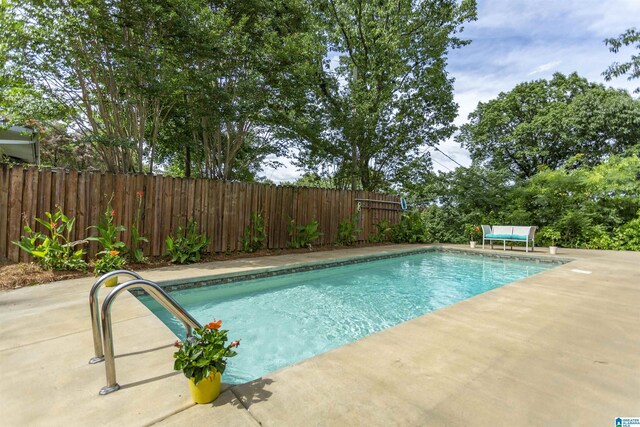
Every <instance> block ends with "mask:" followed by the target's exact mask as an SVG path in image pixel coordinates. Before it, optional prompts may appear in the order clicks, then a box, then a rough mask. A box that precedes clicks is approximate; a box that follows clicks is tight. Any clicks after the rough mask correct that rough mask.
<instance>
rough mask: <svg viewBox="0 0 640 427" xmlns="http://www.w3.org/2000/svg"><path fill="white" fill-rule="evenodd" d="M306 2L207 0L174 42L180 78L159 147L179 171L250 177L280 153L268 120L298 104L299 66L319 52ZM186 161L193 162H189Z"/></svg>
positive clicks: (302, 67)
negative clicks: (179, 93) (179, 89)
mask: <svg viewBox="0 0 640 427" xmlns="http://www.w3.org/2000/svg"><path fill="white" fill-rule="evenodd" d="M310 18H311V11H310V9H309V5H308V4H307V3H306V2H303V1H300V0H284V1H278V2H266V1H262V0H251V1H245V2H242V3H238V2H229V1H215V2H212V3H211V4H210V7H207V8H200V9H198V12H197V13H196V14H195V21H196V23H197V24H198V25H193V26H191V27H189V28H188V29H186V30H185V33H186V34H185V37H184V39H185V40H184V41H182V40H181V41H180V42H179V43H175V48H174V51H175V52H179V55H180V57H181V58H182V61H181V77H182V78H183V79H185V81H186V84H185V86H184V90H183V92H182V97H181V98H180V100H179V101H178V104H177V108H175V109H174V111H173V112H172V114H171V115H170V116H169V120H170V121H171V125H170V129H171V132H163V137H162V140H163V142H162V145H163V147H162V148H161V149H160V151H161V153H160V154H161V155H163V156H164V158H165V159H172V160H170V161H180V162H181V163H183V165H184V166H181V167H179V168H178V169H180V170H182V173H184V174H185V175H190V174H191V173H194V174H197V175H199V176H205V177H211V178H217V179H223V180H230V179H243V180H244V179H252V178H253V177H254V176H255V173H256V172H257V171H258V170H259V169H260V167H261V166H263V165H265V164H266V163H267V162H268V161H269V159H271V158H273V156H275V155H279V154H283V146H282V144H281V142H280V141H279V140H278V139H277V138H275V137H274V136H273V133H272V132H271V130H270V125H271V124H273V123H276V122H278V120H279V116H280V115H282V114H285V115H286V111H288V110H290V109H291V108H292V105H295V104H296V103H297V104H300V105H301V104H303V103H304V102H305V101H306V99H305V98H304V91H303V89H301V88H302V86H301V85H302V80H301V78H300V76H301V74H304V72H305V71H304V70H305V68H306V67H308V65H307V64H309V63H312V59H313V58H315V57H317V56H318V55H319V53H318V52H319V49H318V48H317V47H314V45H313V43H314V37H315V36H314V33H313V32H312V31H311V27H310V21H309V20H310ZM192 169H193V170H192Z"/></svg>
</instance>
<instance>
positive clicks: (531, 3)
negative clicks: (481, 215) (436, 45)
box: [261, 0, 640, 182]
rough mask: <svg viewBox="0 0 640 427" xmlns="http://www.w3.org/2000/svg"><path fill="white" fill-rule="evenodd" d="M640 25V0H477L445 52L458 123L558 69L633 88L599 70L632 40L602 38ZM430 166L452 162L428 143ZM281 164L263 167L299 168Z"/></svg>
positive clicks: (280, 177) (278, 176)
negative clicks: (614, 42)
mask: <svg viewBox="0 0 640 427" xmlns="http://www.w3.org/2000/svg"><path fill="white" fill-rule="evenodd" d="M632 27H636V28H638V27H640V0H580V1H578V0H478V19H477V21H474V22H471V23H467V24H466V25H465V28H464V31H463V32H462V34H461V37H463V38H465V39H469V40H471V44H469V45H467V46H464V47H462V48H460V49H455V50H453V51H451V52H450V53H449V61H448V62H449V65H448V71H449V73H450V76H451V77H453V78H454V79H455V82H454V100H455V102H456V103H457V104H458V118H457V119H456V121H455V124H456V125H462V124H463V123H465V122H466V120H467V116H468V115H469V113H471V112H472V111H473V110H475V108H476V106H477V105H478V102H486V101H489V100H491V99H493V98H495V97H497V96H498V94H499V93H500V92H508V91H509V90H511V89H513V88H514V87H515V86H516V85H517V84H519V83H522V82H526V81H533V80H538V79H549V78H551V76H552V75H553V73H555V72H561V73H563V74H569V73H572V72H574V71H575V72H577V73H578V74H579V75H580V76H581V77H585V78H587V79H588V80H589V81H592V82H600V83H604V84H606V85H607V86H612V87H616V88H623V89H627V90H629V92H632V91H633V89H635V88H636V87H639V86H640V81H638V80H635V81H627V80H626V78H625V77H620V78H617V79H615V80H612V81H610V82H605V80H604V77H602V72H603V71H604V70H605V69H607V67H608V66H609V65H611V63H613V62H615V61H620V62H624V61H628V60H629V58H630V57H631V54H632V53H634V52H633V50H632V49H631V48H629V49H622V50H621V51H620V53H618V54H614V53H611V52H609V49H608V47H607V46H606V45H605V44H604V39H606V38H611V37H617V36H618V35H620V34H621V33H622V32H624V31H625V30H626V29H627V28H632ZM439 148H440V150H442V151H443V152H445V153H446V154H447V155H449V156H450V157H451V158H453V159H454V160H455V161H457V162H458V163H460V164H462V165H464V166H467V165H469V164H470V163H471V160H470V159H469V154H468V152H466V150H464V149H463V148H461V147H460V145H459V144H457V143H456V142H454V141H453V140H452V139H451V140H448V141H444V142H441V143H440V146H439ZM432 159H433V161H434V163H433V166H434V169H436V170H440V171H448V170H453V169H455V167H456V166H457V165H456V164H455V163H454V162H453V161H452V160H450V159H448V158H447V157H446V156H444V155H442V154H440V153H438V152H434V151H433V150H432ZM281 161H282V162H283V163H284V164H285V166H284V167H281V168H278V169H275V170H274V169H265V171H264V172H263V173H262V174H261V175H265V176H266V177H267V178H269V179H271V180H273V181H274V182H284V181H293V180H295V179H297V178H298V177H300V176H301V175H302V172H301V171H298V170H296V168H295V167H293V166H291V164H290V163H289V162H287V161H286V160H282V159H281Z"/></svg>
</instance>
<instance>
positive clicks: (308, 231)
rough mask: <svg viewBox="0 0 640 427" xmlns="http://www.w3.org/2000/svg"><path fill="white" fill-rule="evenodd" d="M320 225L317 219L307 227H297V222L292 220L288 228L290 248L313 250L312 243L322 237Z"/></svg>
mask: <svg viewBox="0 0 640 427" xmlns="http://www.w3.org/2000/svg"><path fill="white" fill-rule="evenodd" d="M319 225H320V224H319V223H318V221H316V220H315V219H314V220H313V221H311V222H310V223H309V224H307V225H296V223H295V221H294V220H293V219H290V220H289V227H288V229H289V239H290V240H289V247H290V248H293V249H299V248H309V249H311V242H313V241H314V240H317V239H318V238H319V237H320V236H322V233H320V232H318V226H319Z"/></svg>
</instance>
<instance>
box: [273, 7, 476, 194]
mask: <svg viewBox="0 0 640 427" xmlns="http://www.w3.org/2000/svg"><path fill="white" fill-rule="evenodd" d="M475 12H476V9H475V2H474V1H466V0H465V1H463V2H462V3H459V2H457V1H453V0H433V1H410V2H391V1H386V0H385V1H380V2H361V1H354V0H326V1H322V2H318V3H317V10H316V14H317V19H318V24H317V25H318V30H317V34H318V37H319V38H320V40H321V42H322V44H323V45H324V46H326V49H327V51H326V55H325V56H324V57H318V58H316V64H315V75H314V76H313V77H314V82H313V85H312V86H310V87H309V90H310V91H309V96H310V97H311V101H312V102H311V103H310V104H308V105H307V108H306V109H305V110H303V111H299V112H298V113H299V114H297V115H296V114H292V116H291V117H290V120H288V121H287V120H283V121H282V122H281V126H280V128H281V131H282V132H283V135H285V136H289V137H290V139H292V140H294V141H295V142H297V144H298V148H299V156H298V159H299V161H300V164H301V165H303V166H304V167H306V168H307V169H311V170H320V171H321V170H322V169H323V168H325V169H330V170H333V172H334V173H333V174H334V176H335V178H336V182H337V183H338V184H341V186H347V185H350V186H351V187H352V188H354V189H356V188H362V189H365V190H379V189H382V188H385V187H388V185H389V183H390V182H393V181H394V179H395V177H394V174H395V171H396V170H397V169H398V168H399V167H400V166H401V165H403V164H406V163H408V162H410V161H411V160H412V159H413V158H415V157H416V156H418V155H419V154H420V150H421V149H424V148H425V147H426V146H429V145H436V144H437V143H438V142H439V141H441V140H443V139H444V138H446V137H448V136H450V135H451V133H452V132H453V130H454V127H453V126H452V122H453V119H454V118H455V116H456V111H457V106H456V105H455V103H454V102H453V93H452V79H451V78H449V76H448V74H447V71H446V56H447V52H448V51H449V50H450V49H454V48H457V47H460V46H463V45H464V44H466V43H467V42H466V41H464V40H461V39H460V38H458V37H457V34H458V33H459V32H460V31H461V30H462V25H463V24H464V23H465V22H467V21H469V20H472V19H475Z"/></svg>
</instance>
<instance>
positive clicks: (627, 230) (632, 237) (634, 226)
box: [615, 211, 640, 251]
mask: <svg viewBox="0 0 640 427" xmlns="http://www.w3.org/2000/svg"><path fill="white" fill-rule="evenodd" d="M615 241H616V249H622V250H626V251H640V211H638V217H637V218H635V219H632V220H631V221H629V222H628V223H626V224H624V225H622V226H621V227H618V228H617V229H616V233H615Z"/></svg>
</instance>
